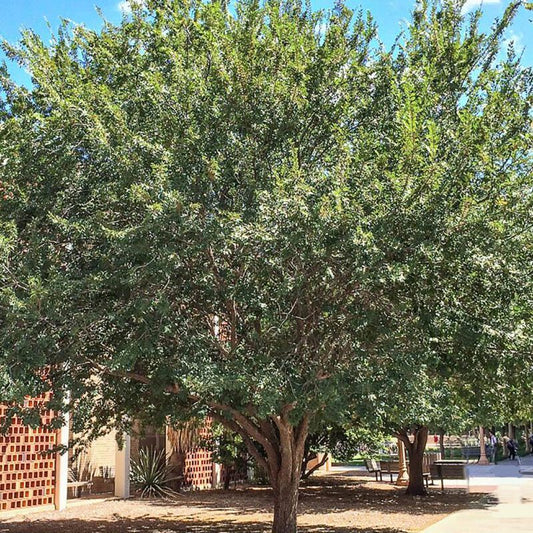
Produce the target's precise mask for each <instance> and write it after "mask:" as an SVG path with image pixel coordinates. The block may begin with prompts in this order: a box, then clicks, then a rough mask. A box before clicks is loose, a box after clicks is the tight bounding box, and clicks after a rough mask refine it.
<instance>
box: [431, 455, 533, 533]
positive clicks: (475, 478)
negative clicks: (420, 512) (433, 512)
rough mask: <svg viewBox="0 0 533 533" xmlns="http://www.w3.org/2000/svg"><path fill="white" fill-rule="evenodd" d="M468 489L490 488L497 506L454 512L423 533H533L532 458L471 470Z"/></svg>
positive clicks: (471, 467) (474, 466)
mask: <svg viewBox="0 0 533 533" xmlns="http://www.w3.org/2000/svg"><path fill="white" fill-rule="evenodd" d="M468 475H469V486H470V490H471V491H475V490H476V488H484V489H485V490H486V489H490V492H491V493H492V494H493V495H494V496H495V497H496V498H497V503H496V504H494V505H490V506H487V507H486V508H482V509H467V510H464V511H459V512H457V513H453V514H451V515H449V516H447V517H446V518H444V519H443V520H441V521H440V522H437V523H436V524H433V525H432V526H430V527H429V528H427V529H425V530H424V533H478V532H479V533H486V532H487V531H489V530H496V529H500V528H502V529H501V530H502V531H512V532H513V533H515V532H520V533H521V532H528V533H531V532H533V456H527V457H522V458H521V459H520V462H519V461H502V462H500V463H498V464H497V465H489V466H479V465H471V466H469V467H468Z"/></svg>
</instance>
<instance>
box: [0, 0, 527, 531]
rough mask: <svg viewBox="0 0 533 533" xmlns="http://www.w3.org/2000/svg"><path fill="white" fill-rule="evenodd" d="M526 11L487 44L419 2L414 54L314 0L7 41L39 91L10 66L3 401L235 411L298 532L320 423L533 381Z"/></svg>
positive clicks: (189, 12) (413, 411) (143, 411)
mask: <svg viewBox="0 0 533 533" xmlns="http://www.w3.org/2000/svg"><path fill="white" fill-rule="evenodd" d="M519 4H520V2H515V3H513V4H511V5H510V6H509V8H508V10H507V11H506V14H505V16H504V17H503V19H502V20H501V21H499V22H498V23H497V24H496V25H495V27H494V29H493V30H492V31H491V32H490V33H489V34H483V33H481V32H480V30H479V27H478V24H479V17H480V14H479V12H478V13H475V14H474V15H473V16H471V17H469V18H465V17H464V16H462V15H461V10H460V8H461V2H453V1H444V2H426V1H422V2H419V3H418V4H417V7H416V9H415V11H414V13H413V21H412V23H411V26H410V27H409V31H408V34H407V35H406V36H405V37H403V38H402V37H400V38H399V40H398V41H397V44H396V45H395V47H394V49H393V50H390V51H387V50H384V49H383V47H380V46H379V45H378V43H377V41H376V28H375V25H374V23H373V21H372V18H371V16H370V15H368V16H366V15H363V14H359V15H356V16H354V15H353V14H352V13H351V12H350V11H349V10H348V9H347V8H346V7H344V6H342V5H338V6H337V7H336V8H335V9H334V10H333V11H332V12H330V13H321V12H313V11H312V10H311V9H309V8H308V7H307V6H306V5H303V4H302V3H300V2H293V1H288V2H279V1H267V2H265V3H264V4H259V3H256V2H237V3H236V4H235V5H234V6H232V7H231V8H228V6H227V5H226V3H224V2H216V1H213V2H211V1H209V2H190V1H184V0H148V1H146V2H143V3H138V4H134V5H133V9H132V13H131V15H128V16H125V18H124V19H123V21H122V23H121V24H120V25H118V26H114V25H111V24H109V23H106V24H105V25H104V27H103V29H102V30H101V31H100V32H94V31H91V30H88V29H86V28H82V27H72V26H70V25H69V24H68V23H65V24H64V25H63V26H62V28H61V29H60V31H59V32H58V35H57V36H56V39H55V41H54V42H53V43H52V44H51V45H50V46H47V45H45V44H44V43H43V42H42V41H41V39H40V38H39V37H38V36H37V35H36V34H34V33H32V32H31V31H28V32H25V33H24V35H23V38H22V40H21V42H20V44H19V45H17V46H11V45H4V46H5V47H6V50H7V52H8V54H9V56H10V57H11V58H12V59H13V60H16V61H19V62H20V63H21V64H23V65H24V66H25V67H26V68H27V69H28V70H29V72H30V73H31V74H32V79H33V86H32V88H31V89H29V90H28V89H25V88H23V87H18V86H16V85H15V84H14V83H13V82H12V81H11V80H10V78H9V76H8V74H7V71H6V69H4V70H3V71H2V87H3V99H2V103H1V105H0V120H1V122H0V128H1V129H0V164H1V166H0V181H1V186H2V190H3V197H2V198H1V199H0V210H1V211H0V213H1V215H0V216H1V218H0V221H1V235H0V238H1V243H2V247H1V251H0V254H1V256H0V260H1V263H0V265H1V266H0V279H1V285H2V289H1V293H0V346H1V361H0V365H1V366H0V377H1V386H2V389H1V390H2V395H3V396H4V397H5V398H6V399H9V400H15V401H16V400H19V401H20V400H21V399H22V398H23V396H24V395H25V394H28V393H32V394H35V393H38V392H40V391H43V390H45V389H51V390H53V393H54V395H53V400H52V406H53V407H57V408H61V409H63V410H73V411H75V413H76V416H75V417H74V423H75V426H76V429H77V430H81V429H85V430H94V431H96V432H98V431H101V429H102V428H107V427H111V426H117V427H119V428H124V429H127V428H128V424H129V423H130V421H131V420H133V419H134V418H136V419H139V418H141V419H142V418H146V419H149V420H150V421H151V422H152V423H153V422H159V423H163V422H165V421H166V420H168V417H179V416H181V417H182V418H188V417H189V416H193V415H202V414H205V415H210V416H212V417H213V418H215V419H216V420H217V421H219V422H221V423H223V424H224V425H225V426H226V427H228V428H229V429H231V430H233V431H236V432H238V433H239V434H240V435H241V436H242V438H243V440H244V442H245V443H246V445H247V446H248V449H249V451H250V453H251V454H252V455H253V456H254V457H255V458H256V460H257V461H258V462H259V464H261V466H263V468H264V469H265V471H266V472H267V473H268V475H269V477H270V481H271V484H272V486H273V489H274V494H275V497H276V505H275V513H274V514H275V517H274V527H273V531H274V532H275V533H281V532H284V533H286V532H290V533H292V532H294V531H295V528H296V503H297V490H298V481H299V479H300V473H301V472H300V470H301V465H302V457H303V454H304V449H305V440H306V438H307V434H308V432H309V430H310V428H311V429H312V428H313V426H314V425H315V424H316V425H317V426H318V425H320V424H324V423H325V424H327V423H328V422H331V423H342V422H343V421H345V420H349V419H352V418H353V416H354V411H356V416H367V415H368V416H370V417H373V418H374V419H377V420H379V421H380V423H381V422H383V426H384V427H391V428H392V427H394V428H402V427H405V426H406V425H407V424H422V425H424V424H427V423H429V422H430V418H431V414H432V413H435V412H436V411H438V410H439V401H441V400H442V394H441V395H440V396H439V393H438V391H439V390H440V389H441V388H443V387H449V388H450V390H453V391H454V392H453V394H452V395H451V396H450V397H448V398H447V401H449V400H450V398H458V397H461V401H463V402H465V403H466V404H467V405H468V406H473V407H474V408H475V407H476V402H478V401H481V400H480V398H482V395H479V394H478V393H479V386H478V383H479V380H480V378H482V379H483V388H487V389H488V390H489V392H490V394H491V396H492V397H493V396H494V388H495V387H497V386H499V385H501V383H502V382H505V380H509V381H508V383H509V384H510V385H509V384H508V385H507V386H511V387H512V388H513V391H514V390H515V387H516V388H521V387H524V388H525V387H527V386H528V384H529V383H530V380H531V372H530V368H531V366H530V365H531V354H530V353H529V336H528V327H527V325H528V324H530V317H531V314H530V313H531V291H530V289H531V281H530V280H531V276H530V274H531V264H532V263H531V228H530V220H531V184H532V172H531V169H532V158H531V148H530V147H531V145H532V144H531V141H532V134H531V119H532V113H531V106H532V104H533V100H532V95H533V83H532V72H531V69H527V68H524V67H523V66H522V65H521V64H520V58H519V57H517V56H516V55H515V53H514V51H513V50H512V47H511V48H510V49H509V50H508V51H507V52H506V55H505V56H504V57H503V58H502V56H501V51H502V39H503V34H504V31H505V30H506V28H507V27H508V26H509V24H510V23H511V21H512V18H513V16H514V13H515V12H516V10H517V9H518V8H519ZM516 353H520V354H521V359H520V364H518V362H517V359H516V358H515V357H514V356H513V354H516ZM517 371H518V374H515V372H517ZM528 372H529V374H528V375H529V377H527V379H526V380H525V381H524V380H522V377H523V376H524V375H525V374H527V373H528ZM510 392H511V391H510ZM521 392H522V391H521ZM521 392H520V398H524V396H523V395H522V394H521ZM439 398H440V399H439Z"/></svg>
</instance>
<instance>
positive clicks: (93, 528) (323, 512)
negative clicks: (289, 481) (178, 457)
mask: <svg viewBox="0 0 533 533" xmlns="http://www.w3.org/2000/svg"><path fill="white" fill-rule="evenodd" d="M403 491H404V489H398V488H396V487H394V486H392V485H390V484H389V483H385V482H382V483H376V482H374V481H372V480H371V479H370V478H368V477H365V476H362V475H359V474H358V475H356V476H353V475H352V476H346V475H335V476H324V477H317V478H314V479H311V480H309V481H308V482H307V483H306V484H304V486H303V487H302V491H301V500H300V509H299V510H300V512H299V524H300V531H301V532H302V533H363V532H367V533H372V532H379V533H399V532H405V531H420V530H422V529H424V528H425V527H427V526H429V525H430V524H432V523H433V522H436V521H437V520H440V519H441V518H443V517H444V516H446V515H447V514H449V513H451V512H454V511H457V510H459V509H464V508H467V507H470V506H485V505H487V501H488V500H487V498H486V495H483V494H481V493H477V494H466V493H465V492H464V491H463V490H446V491H445V492H444V493H441V492H440V491H439V490H438V489H436V488H432V489H430V495H429V496H428V497H427V498H423V499H413V498H409V497H407V496H404V495H403ZM79 503H81V502H76V505H75V506H72V505H71V506H70V508H68V509H67V510H66V511H64V512H62V513H55V512H47V513H34V514H26V515H17V516H13V517H11V518H8V519H7V520H5V521H3V523H2V524H0V533H7V532H14V533H58V532H63V531H65V532H67V531H68V532H73V533H122V532H126V533H147V532H151V533H171V532H179V533H229V532H232V533H268V532H269V531H270V521H271V519H272V515H271V513H272V497H271V492H270V490H269V489H267V488H245V489H239V490H232V491H227V492H224V491H219V490H217V491H201V492H190V493H186V494H184V495H183V496H179V497H178V498H177V499H176V500H173V501H163V500H139V499H132V500H128V501H126V502H124V501H118V500H106V501H100V502H97V503H92V504H89V503H88V504H87V505H79Z"/></svg>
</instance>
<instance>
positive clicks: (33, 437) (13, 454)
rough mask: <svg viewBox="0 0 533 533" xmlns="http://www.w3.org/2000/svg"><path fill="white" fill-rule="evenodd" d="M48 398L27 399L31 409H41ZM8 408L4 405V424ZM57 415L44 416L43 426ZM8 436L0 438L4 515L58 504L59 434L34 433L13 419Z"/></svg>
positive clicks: (0, 419)
mask: <svg viewBox="0 0 533 533" xmlns="http://www.w3.org/2000/svg"><path fill="white" fill-rule="evenodd" d="M45 400H46V398H45V397H41V398H34V399H27V400H26V402H25V405H26V406H27V407H38V406H40V405H42V404H43V403H44V402H45ZM7 410H8V407H7V406H5V405H2V404H0V423H3V422H4V421H5V417H6V415H7ZM52 417H53V413H51V412H44V413H43V416H42V417H41V424H42V426H46V425H47V424H49V423H50V421H51V419H52ZM11 422H12V423H11V427H10V429H9V432H8V433H7V435H0V511H7V510H13V509H22V508H26V507H35V506H39V505H49V504H53V503H54V489H55V467H56V454H55V453H50V452H49V450H50V449H52V448H53V447H54V446H56V445H57V431H55V430H49V429H45V428H44V427H42V426H41V427H38V428H37V429H31V428H30V427H28V426H25V425H24V424H23V423H22V420H20V419H19V418H13V419H12V421H11Z"/></svg>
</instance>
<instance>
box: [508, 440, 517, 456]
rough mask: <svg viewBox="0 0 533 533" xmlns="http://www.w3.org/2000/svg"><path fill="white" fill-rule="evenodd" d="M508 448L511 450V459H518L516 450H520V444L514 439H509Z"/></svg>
mask: <svg viewBox="0 0 533 533" xmlns="http://www.w3.org/2000/svg"><path fill="white" fill-rule="evenodd" d="M507 449H508V450H509V459H510V460H511V461H514V460H515V459H516V452H517V451H518V446H517V444H516V442H515V440H514V439H509V442H507Z"/></svg>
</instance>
